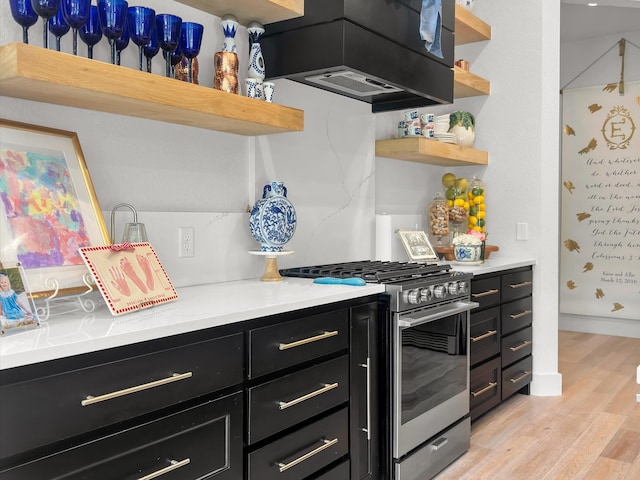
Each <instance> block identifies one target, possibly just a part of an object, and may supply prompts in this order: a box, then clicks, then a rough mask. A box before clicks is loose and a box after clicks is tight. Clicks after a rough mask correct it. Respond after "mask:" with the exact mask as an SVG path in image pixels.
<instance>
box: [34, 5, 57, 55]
mask: <svg viewBox="0 0 640 480" xmlns="http://www.w3.org/2000/svg"><path fill="white" fill-rule="evenodd" d="M59 4H60V0H31V6H32V7H33V10H34V11H35V12H36V13H37V14H38V16H40V17H42V46H43V47H44V48H49V35H48V34H47V26H48V23H49V22H48V20H49V19H50V18H51V17H53V16H54V15H55V14H56V13H57V12H58V5H59Z"/></svg>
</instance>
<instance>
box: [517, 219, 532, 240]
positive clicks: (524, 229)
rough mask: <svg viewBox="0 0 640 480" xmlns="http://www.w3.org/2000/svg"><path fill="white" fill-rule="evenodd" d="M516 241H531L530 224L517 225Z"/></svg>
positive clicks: (521, 223) (519, 223) (520, 223)
mask: <svg viewBox="0 0 640 480" xmlns="http://www.w3.org/2000/svg"><path fill="white" fill-rule="evenodd" d="M516 240H529V224H528V223H524V222H518V223H516Z"/></svg>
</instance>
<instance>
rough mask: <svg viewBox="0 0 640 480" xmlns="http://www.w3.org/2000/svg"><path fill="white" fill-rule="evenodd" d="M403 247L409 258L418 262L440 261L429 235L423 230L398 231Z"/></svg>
mask: <svg viewBox="0 0 640 480" xmlns="http://www.w3.org/2000/svg"><path fill="white" fill-rule="evenodd" d="M398 235H399V236H400V240H402V245H403V246H404V249H405V250H406V251H407V255H409V258H410V259H411V260H413V261H416V262H422V261H426V260H438V255H437V254H436V253H435V251H434V250H433V247H432V246H431V243H430V242H429V238H428V237H427V234H426V233H425V232H423V231H422V230H398Z"/></svg>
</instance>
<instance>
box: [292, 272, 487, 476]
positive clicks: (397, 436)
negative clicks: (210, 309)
mask: <svg viewBox="0 0 640 480" xmlns="http://www.w3.org/2000/svg"><path fill="white" fill-rule="evenodd" d="M280 273H281V274H282V275H285V276H300V277H308V278H314V277H320V276H331V277H339V278H340V277H360V278H363V279H364V280H365V281H367V282H371V283H382V284H384V285H385V292H386V297H387V298H386V300H387V302H388V310H387V312H385V316H384V318H385V321H383V322H381V323H382V325H381V328H380V332H379V338H378V340H379V342H380V349H379V351H380V352H382V355H381V357H382V358H380V359H379V361H380V365H381V367H382V368H381V369H380V370H381V371H382V372H383V375H382V376H383V377H384V378H380V379H378V380H379V385H380V389H379V395H380V398H381V399H382V403H383V405H382V411H383V413H384V414H383V415H382V418H381V421H380V426H379V431H380V432H382V435H381V439H380V450H381V455H380V462H381V465H380V478H381V479H390V480H391V479H393V480H428V479H429V478H432V477H433V476H435V475H436V474H437V473H438V472H440V471H441V470H442V469H443V468H445V467H446V466H447V465H449V464H450V463H451V462H453V461H454V460H455V459H456V458H458V457H459V456H460V455H462V454H463V453H464V452H465V451H467V450H468V449H469V443H470V436H471V426H470V425H471V422H470V419H469V311H470V310H471V309H472V308H474V307H476V306H477V305H478V304H477V303H474V302H471V301H470V280H471V277H472V275H471V274H466V273H462V272H456V271H452V270H451V267H450V266H449V265H439V264H418V263H406V262H379V261H375V262H370V261H363V262H348V263H341V264H334V265H320V266H316V267H301V268H295V269H286V270H281V271H280Z"/></svg>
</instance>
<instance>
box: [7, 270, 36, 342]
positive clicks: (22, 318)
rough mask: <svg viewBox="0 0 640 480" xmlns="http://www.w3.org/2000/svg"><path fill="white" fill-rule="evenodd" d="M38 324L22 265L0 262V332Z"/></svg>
mask: <svg viewBox="0 0 640 480" xmlns="http://www.w3.org/2000/svg"><path fill="white" fill-rule="evenodd" d="M38 325H39V322H38V314H37V311H36V307H35V305H34V304H33V299H32V298H31V295H30V291H29V284H28V283H27V279H26V277H25V275H24V270H23V269H22V266H21V265H20V264H19V263H11V264H8V263H4V264H3V263H0V333H2V334H4V333H5V332H6V331H7V330H9V329H11V328H19V327H27V326H38Z"/></svg>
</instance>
